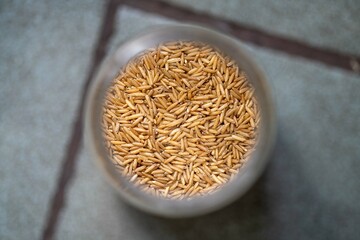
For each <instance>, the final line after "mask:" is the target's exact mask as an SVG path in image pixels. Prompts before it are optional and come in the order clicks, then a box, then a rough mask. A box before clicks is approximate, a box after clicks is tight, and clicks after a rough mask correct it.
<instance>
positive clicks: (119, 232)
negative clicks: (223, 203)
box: [57, 3, 360, 240]
mask: <svg viewBox="0 0 360 240" xmlns="http://www.w3.org/2000/svg"><path fill="white" fill-rule="evenodd" d="M301 4H302V3H299V5H300V6H301ZM222 14H224V13H222ZM314 17H315V16H314ZM167 21H168V20H167V19H163V18H161V17H159V16H155V15H151V14H146V13H144V12H141V11H136V10H133V9H130V8H123V9H122V10H121V11H120V12H119V16H118V19H117V24H118V25H117V26H118V29H117V32H116V34H115V36H114V40H113V47H112V48H114V44H116V43H118V42H121V41H123V40H124V39H126V38H127V37H128V36H129V35H131V34H133V33H135V32H139V31H140V30H141V29H143V28H145V27H147V26H149V25H153V24H158V23H164V22H167ZM349 39H350V38H349ZM347 41H348V40H346V41H345V40H344V42H345V43H347ZM349 41H350V40H349ZM354 41H355V40H354ZM330 43H331V41H330ZM330 45H331V44H330ZM347 45H348V47H349V46H350V47H351V46H354V47H356V42H351V44H350V43H349V44H347ZM244 46H245V48H247V49H248V51H249V52H250V54H251V55H253V57H254V59H255V60H256V61H257V62H258V63H259V65H260V66H261V67H262V68H263V69H264V71H265V73H266V75H267V76H268V79H269V82H270V83H271V85H272V88H273V92H274V97H275V100H276V106H277V115H278V139H277V144H276V147H275V151H274V154H273V156H272V158H271V161H270V164H269V166H268V167H267V169H266V171H265V174H264V175H263V176H262V177H261V179H260V180H259V181H258V182H257V184H256V185H255V186H254V187H253V188H252V189H251V190H250V191H249V192H248V193H247V194H246V195H245V196H244V197H242V198H241V199H239V200H238V201H237V202H235V203H234V204H232V205H230V206H228V207H226V208H225V209H222V210H220V211H218V212H215V213H212V214H210V215H206V216H203V217H199V218H191V219H179V220H172V219H164V218H160V217H154V216H151V215H148V214H145V213H143V212H140V211H138V210H135V209H133V208H132V207H130V206H128V205H127V204H125V203H123V202H122V201H121V200H120V199H119V198H118V197H117V195H116V193H115V191H113V189H111V188H110V186H108V185H107V184H106V182H105V180H104V179H103V178H102V177H101V173H102V172H101V171H100V170H98V169H96V166H95V164H93V162H92V159H91V156H90V155H89V153H88V151H87V150H83V151H82V154H81V158H80V159H79V160H80V162H79V165H78V169H77V177H76V178H75V180H74V184H73V186H72V187H71V189H70V192H69V204H68V207H67V209H66V210H65V212H64V213H63V215H62V219H61V224H60V227H59V230H58V233H57V237H58V239H154V240H155V239H276V240H281V239H357V238H358V236H360V230H359V228H358V224H357V223H359V222H360V205H359V203H358V202H359V200H360V191H359V187H360V185H359V183H360V177H359V172H360V164H359V161H358V160H359V158H360V148H359V147H358V145H359V143H360V135H359V134H358V133H359V132H360V125H359V124H358V118H359V116H360V95H359V94H358V90H359V89H360V81H359V80H360V79H359V76H358V75H355V74H351V73H349V72H345V71H342V70H339V69H333V68H328V67H326V66H324V65H322V64H319V63H315V62H311V61H305V60H303V59H298V58H295V57H290V56H288V55H285V54H279V53H278V52H273V51H270V50H265V49H261V48H257V47H254V46H251V45H244ZM334 47H336V45H334ZM343 49H345V48H342V50H343ZM349 49H350V48H349ZM349 49H348V50H349ZM345 50H346V49H345Z"/></svg>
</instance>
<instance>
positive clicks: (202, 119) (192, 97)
mask: <svg viewBox="0 0 360 240" xmlns="http://www.w3.org/2000/svg"><path fill="white" fill-rule="evenodd" d="M103 112H104V114H103V119H102V127H103V132H104V140H105V142H106V146H107V148H108V150H109V154H110V156H111V159H112V161H113V162H114V164H115V165H116V168H117V169H118V170H119V171H120V172H122V173H123V174H124V175H126V176H128V177H129V180H130V181H131V182H133V183H135V184H137V185H139V186H142V187H141V189H144V191H146V192H149V193H151V194H154V195H155V196H163V197H167V198H172V199H183V198H188V197H193V196H196V195H204V194H209V193H211V192H214V191H216V190H217V189H219V188H220V187H221V186H222V185H223V184H225V183H226V182H228V181H230V180H231V179H232V178H233V177H234V176H235V175H236V174H237V173H238V172H239V169H240V168H241V166H242V165H243V164H244V163H246V161H247V159H248V158H249V156H250V155H251V153H252V152H253V149H254V147H255V145H256V137H257V128H258V125H259V122H260V112H259V107H258V105H257V101H256V99H255V97H254V89H253V88H252V86H251V85H250V83H249V82H248V80H247V76H246V74H245V73H244V72H242V71H241V70H240V69H239V68H238V67H237V66H236V64H235V62H234V61H232V60H231V59H229V58H228V57H226V56H224V55H223V54H221V53H220V52H218V51H217V50H216V49H214V48H212V47H211V46H208V45H204V44H201V43H194V42H172V43H167V44H164V45H162V46H159V47H158V48H155V49H150V50H149V51H147V52H145V53H144V54H143V55H140V56H139V57H137V58H136V59H134V60H133V61H132V62H130V63H129V64H128V65H127V66H126V67H125V68H124V71H123V72H121V73H120V74H119V75H118V77H116V78H115V79H114V81H113V84H112V85H111V87H110V88H109V89H108V92H107V96H106V99H105V102H104V111H103Z"/></svg>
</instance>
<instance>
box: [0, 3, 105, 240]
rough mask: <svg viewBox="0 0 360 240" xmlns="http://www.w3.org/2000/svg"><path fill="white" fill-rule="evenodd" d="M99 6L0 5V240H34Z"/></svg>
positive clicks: (86, 61) (96, 24)
mask: <svg viewBox="0 0 360 240" xmlns="http://www.w3.org/2000/svg"><path fill="white" fill-rule="evenodd" d="M102 5H103V3H102V2H101V1H74V2H63V1H1V2H0V32H1V37H0V48H1V49H0V239H4V240H7V239H16V240H20V239H38V238H39V237H40V236H41V231H42V227H43V225H44V221H45V216H46V211H47V209H48V203H49V201H50V197H51V196H52V194H53V192H54V189H55V186H56V180H57V177H58V173H59V170H60V167H61V160H62V157H63V156H64V154H65V151H64V150H65V145H66V142H67V140H68V138H69V134H70V131H71V126H72V122H73V120H74V117H75V109H76V107H77V105H78V101H79V95H80V93H81V90H82V85H83V81H84V79H85V76H86V72H87V68H88V65H89V62H90V58H91V53H92V49H93V44H94V42H95V40H96V38H97V31H98V29H99V23H100V18H101V14H102Z"/></svg>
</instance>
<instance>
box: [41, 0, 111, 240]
mask: <svg viewBox="0 0 360 240" xmlns="http://www.w3.org/2000/svg"><path fill="white" fill-rule="evenodd" d="M117 8H118V2H117V1H114V0H109V1H107V3H106V5H105V9H104V15H103V20H102V25H101V28H100V32H99V37H98V40H97V43H96V45H95V47H94V52H93V56H92V60H91V64H90V68H89V70H88V71H89V72H88V74H87V77H86V80H85V84H84V86H83V89H82V94H81V99H80V102H79V105H78V108H77V115H76V120H75V122H74V124H73V127H72V134H71V136H70V139H69V142H68V144H67V146H66V152H65V155H64V158H63V161H62V162H63V164H62V169H61V171H60V174H59V178H58V181H57V186H56V189H55V192H54V195H53V197H52V199H51V202H50V205H49V209H48V213H47V218H46V219H45V220H46V222H45V223H44V228H43V232H42V239H44V240H45V239H46V240H48V239H53V238H54V235H55V233H56V229H57V226H58V222H59V217H60V213H61V211H62V210H63V208H64V205H65V203H66V193H67V190H68V188H69V186H70V185H69V183H70V182H71V180H72V177H73V175H74V172H75V170H76V160H77V158H78V155H79V150H80V147H81V144H82V139H83V115H84V104H85V97H86V94H87V91H88V88H89V85H90V82H91V79H92V78H93V76H94V74H95V71H96V69H97V67H98V65H99V64H100V63H101V61H102V60H103V58H104V56H105V54H106V47H107V45H108V42H109V40H110V38H111V36H112V34H113V31H114V24H115V17H116V12H117Z"/></svg>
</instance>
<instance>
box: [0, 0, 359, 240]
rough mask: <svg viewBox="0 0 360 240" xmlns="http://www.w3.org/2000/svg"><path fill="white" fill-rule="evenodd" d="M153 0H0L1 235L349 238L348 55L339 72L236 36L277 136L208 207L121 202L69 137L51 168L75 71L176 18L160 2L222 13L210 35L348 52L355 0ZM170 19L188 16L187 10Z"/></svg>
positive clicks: (354, 140) (76, 94)
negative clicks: (172, 212) (258, 70)
mask: <svg viewBox="0 0 360 240" xmlns="http://www.w3.org/2000/svg"><path fill="white" fill-rule="evenodd" d="M146 2H147V3H146ZM164 2H165V3H159V2H158V1H141V0H135V1H95V0H88V1H32V0H30V1H1V2H0V33H1V37H0V161H1V162H0V239H38V238H42V237H43V236H44V235H43V232H44V230H45V229H49V226H50V225H52V226H54V228H53V229H52V230H51V231H50V232H51V233H50V234H49V235H46V236H53V237H54V238H56V239H195V238H200V239H240V238H244V239H358V236H360V229H359V227H358V225H359V223H360V204H359V202H360V174H359V173H360V162H359V161H360V147H359V146H360V120H359V119H360V94H359V92H360V77H359V76H360V75H359V73H358V72H356V71H358V67H359V63H358V62H356V61H355V60H354V61H353V62H352V66H353V70H351V69H344V68H340V67H334V66H330V65H327V64H324V63H322V62H321V61H314V60H311V59H309V58H307V59H305V58H301V57H298V56H296V55H293V54H287V53H286V52H284V51H277V50H274V49H271V48H269V47H263V46H257V45H254V44H253V43H251V42H246V43H243V45H244V46H245V47H246V48H247V49H248V51H249V52H250V54H251V55H253V57H254V59H255V60H256V61H257V63H258V64H259V65H260V66H261V67H262V68H263V69H264V71H265V73H266V75H267V77H268V80H269V82H270V83H271V85H272V88H273V91H274V96H275V100H276V105H277V110H278V140H277V144H276V147H275V151H274V154H273V156H272V159H271V161H270V164H269V166H268V167H267V169H266V171H265V173H264V175H263V176H262V177H261V179H260V180H259V181H258V182H257V184H256V185H255V186H254V187H253V188H252V189H251V190H250V191H249V192H248V193H247V194H246V195H245V196H244V197H243V198H241V199H239V200H238V201H237V202H235V203H234V204H232V205H230V206H228V207H226V208H225V209H222V210H220V211H218V212H215V213H212V214H210V215H206V216H203V217H199V218H193V219H182V220H171V219H163V218H158V217H154V216H150V215H147V214H145V213H142V212H139V211H138V210H135V209H133V208H132V207H130V206H128V205H127V204H125V203H123V202H122V201H121V200H120V199H119V198H118V197H117V195H116V194H115V192H114V191H113V190H112V189H111V188H110V187H109V186H108V185H107V183H106V182H105V180H104V179H103V177H102V176H101V172H100V171H99V170H98V169H96V166H94V164H93V162H92V159H90V155H89V153H88V151H87V150H86V149H84V148H83V146H82V142H81V141H80V140H77V143H78V144H80V145H79V148H77V149H78V151H79V154H78V155H76V154H75V156H74V158H73V165H71V167H70V168H65V169H66V170H63V166H64V165H63V164H64V162H66V161H65V160H66V159H67V153H68V152H69V149H71V146H77V145H76V144H75V145H72V144H73V141H71V140H73V135H74V134H73V132H74V131H76V128H73V124H74V123H75V122H76V119H79V115H80V114H81V110H79V104H80V102H81V101H82V94H83V92H84V91H85V90H86V80H87V78H88V77H89V76H90V77H91V75H92V73H93V71H94V70H95V69H96V67H97V66H98V63H99V62H100V60H101V59H102V53H106V52H110V51H111V50H112V49H114V48H115V47H116V46H118V44H120V43H121V42H123V41H124V40H126V39H127V38H128V37H130V36H132V35H134V34H135V33H139V32H141V31H142V30H144V29H146V28H148V27H149V26H152V25H155V24H163V23H172V22H178V21H179V16H177V17H171V16H168V15H171V14H167V13H164V12H162V11H165V10H166V11H167V10H169V7H170V9H185V10H186V11H190V12H193V13H195V14H199V15H201V16H211V17H212V18H213V19H220V20H219V21H218V24H215V25H211V26H208V27H213V28H215V29H218V30H220V31H224V32H227V30H228V25H224V24H223V23H224V21H223V20H226V21H230V22H232V23H233V24H235V25H239V26H246V27H250V28H255V29H259V30H260V31H262V32H266V33H270V34H273V35H280V36H282V37H283V38H285V39H289V40H290V41H292V40H296V41H298V42H301V43H304V44H307V45H310V46H313V47H315V48H319V49H323V51H330V52H336V53H340V54H342V55H343V56H353V57H354V59H356V56H357V59H359V56H360V45H359V43H360V28H359V26H360V14H359V12H360V2H359V1H357V0H353V1H351V0H348V1H335V0H331V1H325V0H319V1H315V2H314V1H293V0H292V1H285V0H278V1H265V0H256V1H237V0H226V1H216V0H202V1H189V0H177V1H175V0H171V1H164ZM145 3H146V4H145ZM164 4H165V7H164ZM109 6H110V7H109ZM139 6H140V7H139ZM162 7H163V8H162ZM186 11H185V12H186ZM112 12H113V13H114V14H115V15H114V18H112V17H111V16H110V17H109V15H110V14H111V13H112ZM162 13H164V14H162ZM107 15H108V16H107ZM165 16H166V17H165ZM181 22H189V23H193V24H199V22H198V20H197V18H187V16H186V15H184V20H183V21H181ZM204 23H205V25H206V21H204V22H202V23H201V24H204ZM111 26H113V31H109V29H110V30H111ZM104 29H105V30H104ZM106 29H108V30H106ZM240 35H241V34H240ZM104 36H105V37H104ZM259 37H260V36H259ZM77 127H79V126H77ZM80 127H81V126H80ZM77 131H78V132H79V130H77ZM80 133H81V131H80ZM75 140H76V139H75ZM69 146H70V147H69ZM75 152H76V151H75ZM67 171H69V172H71V173H74V174H67ZM64 172H65V173H64ZM61 175H62V176H63V177H64V179H65V181H66V182H67V183H68V185H66V186H65V187H64V189H63V190H64V195H63V197H64V198H63V199H64V200H65V204H64V205H63V206H62V207H61V208H60V211H59V212H58V214H53V213H51V212H52V211H51V210H52V209H53V208H55V207H56V206H54V202H53V196H57V195H56V192H57V191H58V190H59V189H58V184H59V182H58V179H59V176H61ZM50 215H51V216H55V218H56V219H57V220H58V221H53V220H51V219H50V218H49V216H50Z"/></svg>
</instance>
